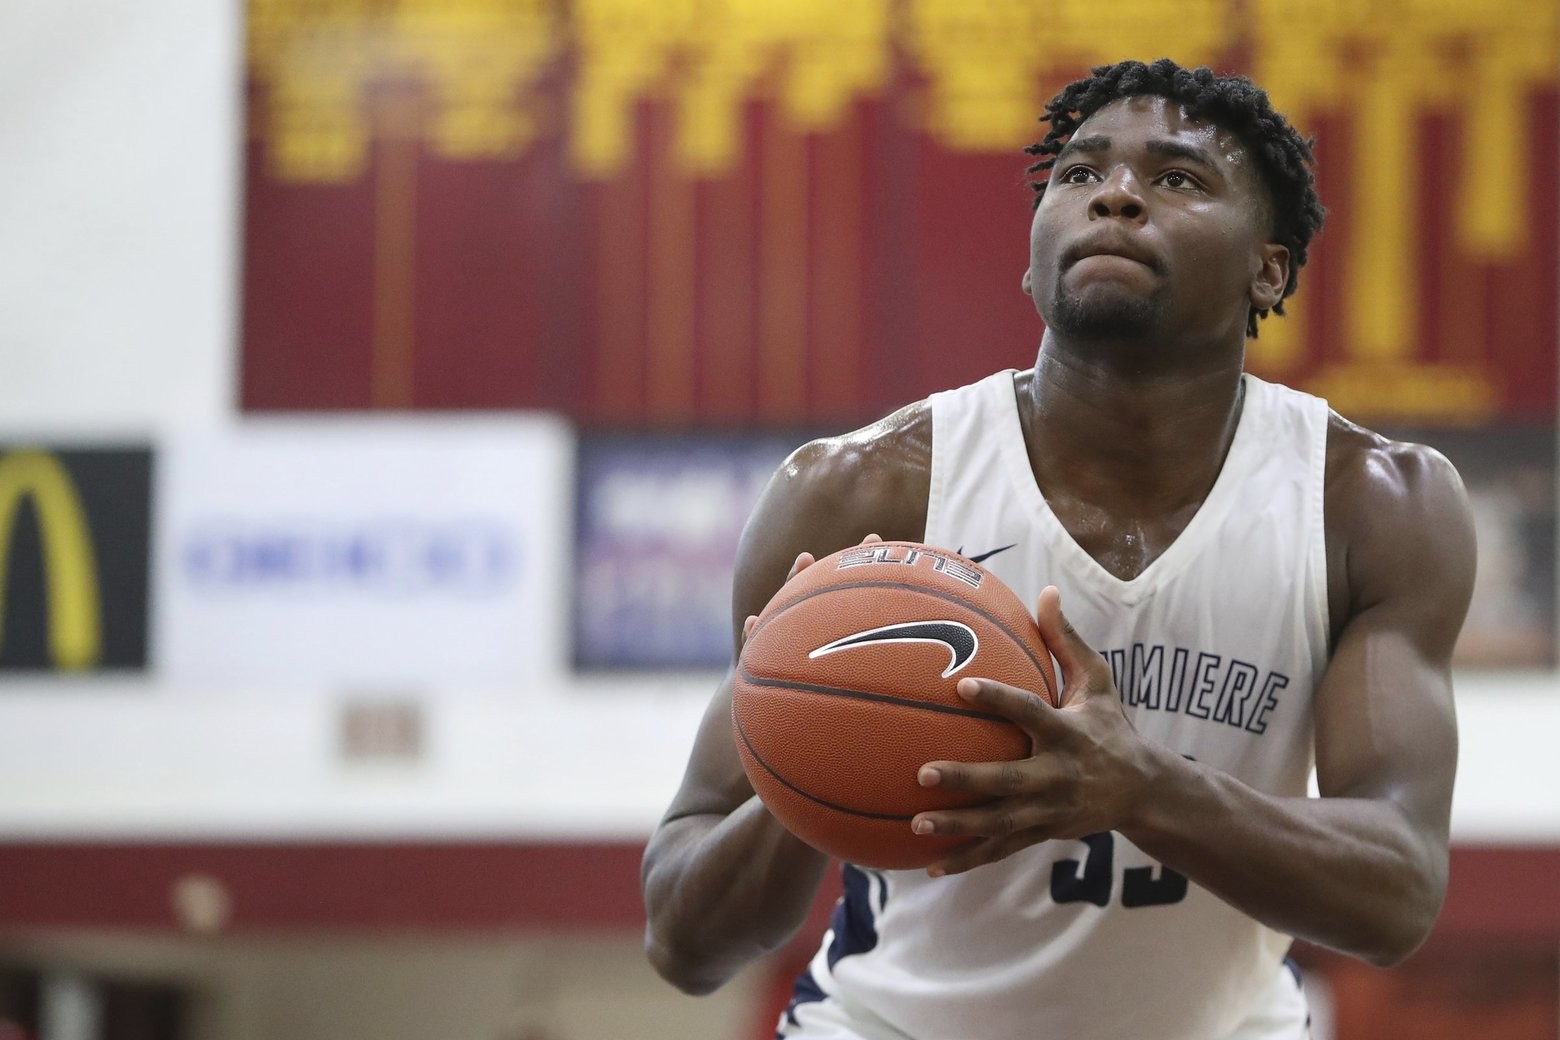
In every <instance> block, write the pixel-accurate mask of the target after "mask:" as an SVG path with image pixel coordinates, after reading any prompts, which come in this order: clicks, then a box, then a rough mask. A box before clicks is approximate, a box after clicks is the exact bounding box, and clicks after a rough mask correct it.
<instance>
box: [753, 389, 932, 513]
mask: <svg viewBox="0 0 1560 1040" xmlns="http://www.w3.org/2000/svg"><path fill="white" fill-rule="evenodd" d="M931 472H932V410H931V406H930V403H929V402H928V401H925V400H922V401H917V402H915V403H914V404H911V405H907V406H906V407H904V408H901V409H899V411H897V412H894V413H893V414H892V415H889V416H887V417H885V418H883V419H880V420H878V421H877V422H875V423H872V424H871V425H870V426H865V427H862V428H861V429H859V430H853V431H851V432H850V433H845V434H840V435H838V436H833V437H821V438H819V439H817V440H814V441H809V442H808V443H806V444H804V445H802V446H801V447H800V448H797V449H796V450H795V451H794V452H792V453H791V454H790V456H789V457H787V458H786V460H785V461H784V462H783V463H781V465H780V468H779V470H778V471H777V472H776V474H775V478H774V480H773V481H772V482H771V485H770V490H771V491H777V492H779V493H782V494H784V495H787V496H792V497H795V498H797V499H799V500H801V501H806V502H816V503H818V504H820V505H826V506H828V508H829V509H830V510H831V511H833V512H835V513H836V514H837V515H839V516H840V517H841V518H842V519H844V518H849V519H850V520H853V521H858V522H862V523H869V524H870V523H877V524H879V525H884V526H888V527H892V528H895V529H896V533H895V534H893V535H890V534H889V533H888V532H887V531H879V530H873V531H867V532H863V533H865V534H874V533H875V534H880V535H882V536H883V537H884V538H904V537H912V536H913V537H916V538H919V537H920V536H921V534H922V532H921V531H913V532H912V531H910V530H909V528H911V527H913V526H914V524H913V523H908V522H907V521H912V520H914V517H913V516H904V515H902V514H904V513H905V512H906V510H907V507H909V506H912V505H917V506H918V507H919V509H920V519H921V524H922V526H924V524H925V508H926V493H927V490H928V488H929V486H930V482H931ZM913 511H914V510H911V512H913Z"/></svg>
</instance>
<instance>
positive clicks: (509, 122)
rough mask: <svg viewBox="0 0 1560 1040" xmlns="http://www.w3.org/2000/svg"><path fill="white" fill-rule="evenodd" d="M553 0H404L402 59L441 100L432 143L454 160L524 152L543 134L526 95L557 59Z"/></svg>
mask: <svg viewBox="0 0 1560 1040" xmlns="http://www.w3.org/2000/svg"><path fill="white" fill-rule="evenodd" d="M552 8H553V4H552V3H551V2H549V0H400V2H399V3H398V4H397V5H396V8H395V13H394V16H393V18H392V20H391V23H390V24H391V30H392V38H393V39H394V41H395V56H396V58H398V59H400V60H399V61H397V63H396V64H401V63H402V62H404V64H405V65H406V66H408V67H409V68H410V69H412V70H414V71H417V72H420V73H422V75H423V78H425V79H426V80H427V81H428V82H429V83H430V84H431V85H432V86H433V90H434V95H435V98H436V101H435V106H434V114H433V120H432V125H431V127H430V128H429V143H430V144H431V145H432V148H433V151H434V154H436V155H439V156H441V157H442V158H447V159H501V158H513V157H515V156H518V155H519V154H520V153H521V151H522V150H523V149H524V148H525V147H526V146H527V145H528V144H530V143H531V139H532V138H533V137H534V136H535V135H536V130H537V117H536V113H535V111H534V110H533V109H534V106H535V104H536V99H535V98H532V97H529V96H527V95H526V93H525V88H526V87H528V86H529V85H530V84H531V82H532V81H533V80H534V79H535V78H536V76H537V75H538V74H539V73H540V72H541V70H542V68H543V65H544V63H545V62H546V61H547V60H548V59H549V58H551V57H552V53H553V50H554V48H555V37H556V32H555V29H554V25H553V21H554V15H553V13H552Z"/></svg>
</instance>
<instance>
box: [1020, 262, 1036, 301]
mask: <svg viewBox="0 0 1560 1040" xmlns="http://www.w3.org/2000/svg"><path fill="white" fill-rule="evenodd" d="M1019 284H1020V285H1021V286H1023V289H1024V295H1025V296H1033V295H1034V289H1033V285H1034V282H1033V281H1032V280H1031V278H1030V275H1029V268H1027V267H1026V268H1024V280H1023V281H1022V282H1020V283H1019Z"/></svg>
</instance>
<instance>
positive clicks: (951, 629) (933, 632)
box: [807, 546, 1011, 679]
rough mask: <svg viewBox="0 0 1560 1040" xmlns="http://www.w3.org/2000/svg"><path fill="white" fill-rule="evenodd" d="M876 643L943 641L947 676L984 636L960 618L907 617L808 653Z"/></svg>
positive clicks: (969, 656) (972, 653)
mask: <svg viewBox="0 0 1560 1040" xmlns="http://www.w3.org/2000/svg"><path fill="white" fill-rule="evenodd" d="M1009 548H1011V546H1009ZM873 643H941V644H943V645H944V646H946V647H947V648H948V652H949V654H950V655H951V659H950V660H949V661H948V667H947V668H946V669H944V670H943V673H942V677H943V678H944V679H946V678H948V676H950V675H952V674H953V673H954V672H957V671H958V670H959V669H960V668H963V667H964V666H965V665H967V664H969V663H970V661H971V660H973V659H974V657H975V651H976V650H977V649H979V648H980V640H979V639H977V638H976V637H975V632H974V630H973V629H971V628H970V627H969V626H968V625H962V624H960V623H959V622H957V621H905V622H901V623H899V624H897V625H884V626H883V627H881V628H869V629H867V630H866V631H865V632H857V633H855V634H854V635H849V636H844V637H842V638H840V639H836V640H835V641H834V642H832V643H825V644H824V645H823V646H820V647H819V648H818V649H816V650H814V651H813V652H812V653H810V654H808V655H807V659H808V660H814V659H816V658H819V657H823V656H824V655H826V654H833V653H838V652H839V651H841V650H850V649H852V648H854V647H858V646H870V645H872V644H873Z"/></svg>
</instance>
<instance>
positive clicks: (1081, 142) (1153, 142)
mask: <svg viewBox="0 0 1560 1040" xmlns="http://www.w3.org/2000/svg"><path fill="white" fill-rule="evenodd" d="M1110 144H1111V141H1110V138H1109V137H1106V136H1104V135H1103V134H1095V135H1094V136H1092V137H1074V138H1073V139H1072V140H1070V141H1068V142H1067V144H1066V145H1064V146H1063V147H1062V150H1061V151H1060V152H1058V153H1057V155H1056V161H1057V162H1061V161H1062V159H1064V158H1065V157H1066V156H1068V155H1070V154H1071V153H1073V152H1084V153H1087V154H1098V153H1099V152H1107V151H1109V150H1110ZM1143 150H1144V151H1146V152H1148V153H1149V154H1150V155H1160V156H1164V157H1166V158H1170V159H1184V160H1186V161H1187V162H1193V163H1196V164H1198V165H1199V166H1203V167H1205V168H1207V169H1209V170H1211V171H1214V172H1216V173H1218V172H1222V171H1221V170H1220V169H1219V165H1218V163H1216V162H1215V161H1214V158H1213V156H1212V155H1210V154H1209V153H1208V150H1207V149H1206V148H1199V147H1197V146H1196V145H1191V144H1186V143H1185V142H1184V141H1175V140H1171V139H1169V138H1163V137H1154V138H1150V139H1149V140H1147V141H1144V142H1143Z"/></svg>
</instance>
